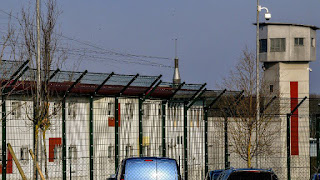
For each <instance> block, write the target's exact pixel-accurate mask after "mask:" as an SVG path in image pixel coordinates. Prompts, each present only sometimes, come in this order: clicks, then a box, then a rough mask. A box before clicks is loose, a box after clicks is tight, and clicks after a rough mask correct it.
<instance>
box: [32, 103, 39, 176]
mask: <svg viewBox="0 0 320 180" xmlns="http://www.w3.org/2000/svg"><path fill="white" fill-rule="evenodd" d="M36 109H37V106H36V102H35V101H33V120H34V122H33V152H34V153H35V152H36V132H37V127H36V122H35V120H36V118H37V112H36ZM38 152H39V149H38V150H37V154H38V155H39V153H38ZM37 158H38V157H35V160H37ZM33 171H36V173H35V174H36V179H35V180H38V171H37V170H36V168H35V167H33Z"/></svg>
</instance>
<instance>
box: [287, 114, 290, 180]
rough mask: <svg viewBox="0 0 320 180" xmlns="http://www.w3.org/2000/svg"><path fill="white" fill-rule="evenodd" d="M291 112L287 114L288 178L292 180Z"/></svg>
mask: <svg viewBox="0 0 320 180" xmlns="http://www.w3.org/2000/svg"><path fill="white" fill-rule="evenodd" d="M290 116H291V115H290V114H287V176H288V177H287V178H288V180H291V173H290V170H291V169H290V168H291V167H290V165H291V163H290V161H291V157H290Z"/></svg>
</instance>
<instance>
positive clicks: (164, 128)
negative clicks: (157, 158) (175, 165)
mask: <svg viewBox="0 0 320 180" xmlns="http://www.w3.org/2000/svg"><path fill="white" fill-rule="evenodd" d="M166 103H167V102H166V101H162V104H161V106H162V156H163V157H166V156H167V155H166V149H167V148H166Z"/></svg>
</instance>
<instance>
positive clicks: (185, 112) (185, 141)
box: [183, 103, 188, 180]
mask: <svg viewBox="0 0 320 180" xmlns="http://www.w3.org/2000/svg"><path fill="white" fill-rule="evenodd" d="M183 114H184V116H183V117H184V118H183V119H184V121H183V122H184V123H183V126H184V129H183V137H184V143H183V148H184V167H183V168H184V179H186V180H187V179H188V117H187V116H188V108H187V103H184V107H183Z"/></svg>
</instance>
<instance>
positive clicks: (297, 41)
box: [294, 38, 303, 46]
mask: <svg viewBox="0 0 320 180" xmlns="http://www.w3.org/2000/svg"><path fill="white" fill-rule="evenodd" d="M294 45H295V46H303V38H294Z"/></svg>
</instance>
